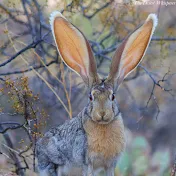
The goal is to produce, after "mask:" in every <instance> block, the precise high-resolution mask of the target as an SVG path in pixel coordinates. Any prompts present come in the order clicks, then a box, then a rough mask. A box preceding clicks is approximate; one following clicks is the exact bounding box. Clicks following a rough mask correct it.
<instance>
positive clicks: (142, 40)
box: [107, 14, 158, 85]
mask: <svg viewBox="0 0 176 176" xmlns="http://www.w3.org/2000/svg"><path fill="white" fill-rule="evenodd" d="M157 21H158V20H157V16H156V15H155V14H150V15H149V16H148V18H147V19H146V21H145V23H144V24H143V25H142V26H141V27H139V28H138V29H136V30H135V31H134V32H133V33H132V34H131V35H129V36H128V37H127V38H126V39H125V40H124V41H123V42H122V44H121V45H120V46H119V48H118V49H117V50H116V51H115V54H114V57H113V59H112V63H111V67H110V73H109V76H108V78H107V81H109V82H111V83H114V81H118V85H119V84H120V83H121V82H122V81H123V80H124V78H125V77H126V76H127V75H128V74H129V73H130V72H132V71H133V70H134V69H135V68H136V67H137V66H138V64H139V63H140V61H141V60H142V58H143V57H144V54H145V52H146V50H147V47H148V45H149V43H150V40H151V37H152V35H153V32H154V30H155V27H156V26H157Z"/></svg>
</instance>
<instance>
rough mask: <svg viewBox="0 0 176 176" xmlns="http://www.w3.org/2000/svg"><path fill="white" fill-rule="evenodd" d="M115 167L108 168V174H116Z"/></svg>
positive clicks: (109, 175)
mask: <svg viewBox="0 0 176 176" xmlns="http://www.w3.org/2000/svg"><path fill="white" fill-rule="evenodd" d="M114 172H115V169H114V167H110V168H107V170H106V176H114V175H115V174H114Z"/></svg>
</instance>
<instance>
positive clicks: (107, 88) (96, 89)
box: [91, 83, 113, 94]
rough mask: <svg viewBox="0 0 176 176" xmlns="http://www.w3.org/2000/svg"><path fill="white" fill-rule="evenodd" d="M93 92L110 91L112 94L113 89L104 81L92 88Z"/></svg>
mask: <svg viewBox="0 0 176 176" xmlns="http://www.w3.org/2000/svg"><path fill="white" fill-rule="evenodd" d="M91 93H92V94H101V93H108V94H112V93H113V89H112V87H111V86H109V85H106V84H104V83H102V84H99V85H96V86H95V87H94V88H93V89H92V90H91Z"/></svg>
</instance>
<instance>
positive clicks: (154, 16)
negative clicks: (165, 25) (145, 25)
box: [146, 13, 158, 28]
mask: <svg viewBox="0 0 176 176" xmlns="http://www.w3.org/2000/svg"><path fill="white" fill-rule="evenodd" d="M149 20H152V21H153V27H154V28H155V27H156V26H157V25H158V17H157V15H156V14H155V13H151V14H149V16H148V18H147V20H146V21H149Z"/></svg>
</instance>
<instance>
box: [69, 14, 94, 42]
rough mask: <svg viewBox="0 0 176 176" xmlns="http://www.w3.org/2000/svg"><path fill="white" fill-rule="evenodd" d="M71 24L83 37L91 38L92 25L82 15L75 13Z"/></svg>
mask: <svg viewBox="0 0 176 176" xmlns="http://www.w3.org/2000/svg"><path fill="white" fill-rule="evenodd" d="M72 22H73V24H74V25H75V26H76V27H78V28H79V29H80V30H81V31H82V32H83V33H84V35H85V36H86V37H87V38H88V39H91V38H92V33H93V32H92V25H91V22H90V20H88V19H87V18H85V17H84V16H83V15H82V14H80V13H76V14H75V15H73V16H72Z"/></svg>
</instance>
